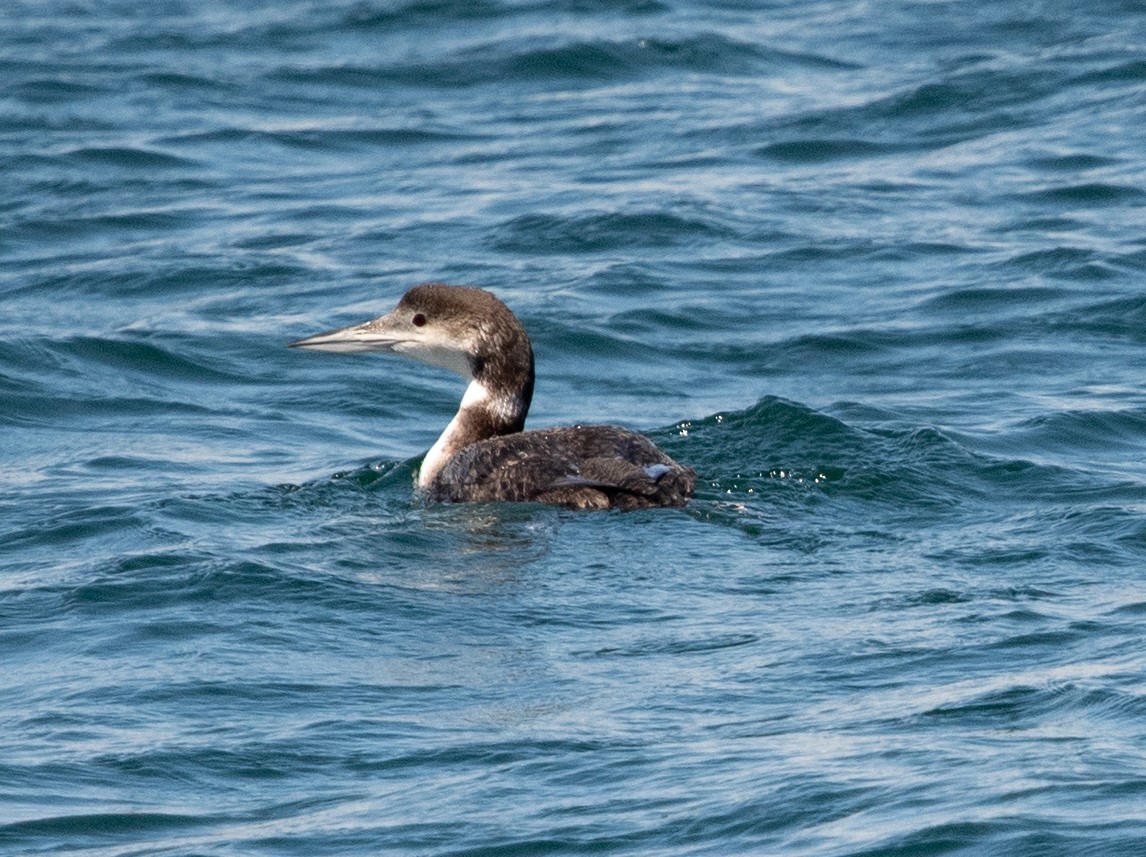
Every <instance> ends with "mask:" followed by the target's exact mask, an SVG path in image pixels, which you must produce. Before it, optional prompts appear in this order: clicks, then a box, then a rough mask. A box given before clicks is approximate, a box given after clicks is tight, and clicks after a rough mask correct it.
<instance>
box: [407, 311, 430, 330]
mask: <svg viewBox="0 0 1146 857" xmlns="http://www.w3.org/2000/svg"><path fill="white" fill-rule="evenodd" d="M410 321H411V323H413V325H414V327H421V326H422V325H423V324H425V323H426V316H424V315H423V314H422V313H420V312H416V313H414V317H413V318H412V319H410Z"/></svg>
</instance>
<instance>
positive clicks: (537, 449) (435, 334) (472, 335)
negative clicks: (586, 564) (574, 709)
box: [290, 283, 696, 509]
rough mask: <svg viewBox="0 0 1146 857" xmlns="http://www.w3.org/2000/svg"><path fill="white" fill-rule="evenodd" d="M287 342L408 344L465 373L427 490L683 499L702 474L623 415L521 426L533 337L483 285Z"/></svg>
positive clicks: (409, 298)
mask: <svg viewBox="0 0 1146 857" xmlns="http://www.w3.org/2000/svg"><path fill="white" fill-rule="evenodd" d="M290 346H291V347H292V348H312V349H315V350H320V351H341V352H359V351H383V352H388V353H391V354H400V355H402V356H404V357H409V358H412V359H414V360H419V361H421V362H423V363H429V364H430V365H432V366H440V367H442V368H444V369H449V370H451V371H453V372H456V373H457V374H459V375H461V376H462V377H463V378H465V379H466V380H467V381H468V382H469V385H468V386H467V387H466V391H465V395H464V396H462V402H461V406H460V407H459V408H458V412H457V414H456V415H455V416H454V418H453V420H451V421H450V424H449V425H448V426H446V430H445V431H444V432H442V436H441V437H439V438H438V440H437V442H436V443H435V444H434V445H433V446H432V447H431V448H430V451H429V452H427V453H426V456H425V458H424V459H423V460H422V466H421V469H420V471H419V474H418V486H419V488H420V489H421V490H422V491H423V492H424V494H425V495H426V497H427V498H428V499H430V500H435V501H442V502H473V501H490V500H507V501H536V502H541V503H553V504H557V505H561V506H568V507H571V508H575V509H606V508H612V507H616V508H621V509H640V508H646V507H650V506H683V505H684V504H685V503H686V502H687V501H688V498H689V497H690V496H691V495H692V492H693V488H694V486H695V484H696V473H695V472H693V470H691V469H690V468H688V467H683V466H681V465H680V464H677V462H675V461H673V460H672V459H671V458H669V457H668V456H667V455H665V454H664V453H663V452H661V451H660V450H659V449H658V448H657V447H656V446H655V445H654V444H653V443H652V441H650V440H649V439H648V438H646V437H644V436H643V435H640V434H637V433H635V432H631V431H627V430H625V429H622V428H618V427H617V426H608V425H598V426H582V425H577V426H571V427H568V428H552V429H536V430H532V431H524V428H525V415H526V413H527V412H528V411H529V403H530V401H531V400H532V398H533V379H534V374H533V346H532V345H531V344H530V342H529V335H528V334H527V333H526V332H525V328H524V327H522V326H521V322H519V321H518V320H517V317H516V316H514V314H513V313H512V312H511V311H510V309H509V308H508V307H507V306H506V305H505V304H503V303H502V302H501V301H500V300H498V299H497V298H496V297H494V296H493V295H492V294H490V293H489V292H487V291H484V290H482V289H477V288H472V287H469V286H450V285H446V284H444V283H424V284H422V285H419V286H414V287H413V288H412V289H410V290H409V291H408V292H406V294H405V295H404V296H403V297H402V299H401V300H400V301H399V302H398V306H397V307H395V308H394V309H393V310H391V311H390V312H388V313H387V314H386V315H383V316H381V317H379V318H376V319H374V320H373V321H368V322H366V323H365V324H358V325H352V326H351V327H343V328H339V329H337V330H330V331H327V332H326V333H319V334H317V335H315V336H311V337H308V338H306V339H300V340H298V341H297V342H292V343H290Z"/></svg>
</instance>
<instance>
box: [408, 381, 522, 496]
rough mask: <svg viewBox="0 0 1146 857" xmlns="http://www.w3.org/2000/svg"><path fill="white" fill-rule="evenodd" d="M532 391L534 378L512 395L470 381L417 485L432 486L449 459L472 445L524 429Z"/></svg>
mask: <svg viewBox="0 0 1146 857" xmlns="http://www.w3.org/2000/svg"><path fill="white" fill-rule="evenodd" d="M531 368H532V367H531ZM532 392H533V379H532V377H530V378H529V384H528V386H527V387H526V388H525V389H522V390H521V391H515V392H512V393H505V392H495V391H493V390H491V389H490V388H489V387H487V386H486V384H485V383H483V380H482V379H480V378H474V379H473V380H471V381H470V383H469V386H468V387H466V392H465V395H464V396H462V403H461V406H460V407H459V408H458V412H457V413H456V414H454V418H453V419H452V420H450V424H449V425H448V426H446V430H445V431H443V432H442V434H441V437H439V438H438V439H437V441H436V442H435V443H434V445H433V446H432V447H430V451H429V452H427V453H426V457H425V458H423V459H422V466H421V468H420V470H419V471H418V486H419V487H420V488H426V487H427V486H429V485H430V483H432V482H433V481H434V479H435V478H437V476H438V474H439V473H440V472H441V470H442V468H443V467H445V466H446V464H447V463H449V460H450V459H451V458H453V457H454V456H455V455H457V454H458V453H459V452H461V451H462V450H463V449H465V448H466V447H467V446H469V445H470V444H473V443H478V442H479V441H483V440H486V439H487V438H491V437H497V436H499V435H505V434H514V433H515V432H519V431H521V430H522V429H524V428H525V415H526V413H527V412H528V411H529V399H530V396H531V394H532Z"/></svg>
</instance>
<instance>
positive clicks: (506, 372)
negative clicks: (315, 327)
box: [290, 283, 533, 434]
mask: <svg viewBox="0 0 1146 857" xmlns="http://www.w3.org/2000/svg"><path fill="white" fill-rule="evenodd" d="M290 346H291V347H292V348H310V349H314V350H316V351H338V352H346V353H353V352H362V351H382V352H387V353H390V354H400V355H402V356H403V357H409V358H410V359H412V360H418V361H420V362H422V363H428V364H430V365H431V366H439V367H441V368H443V369H449V370H450V371H451V372H456V373H457V374H459V375H461V376H462V377H463V378H465V379H466V380H467V381H469V382H470V386H469V389H467V391H466V398H465V399H463V402H462V404H463V407H465V406H467V404H469V405H474V406H476V405H478V404H483V405H484V406H485V408H486V410H489V411H490V416H491V418H494V421H495V422H496V423H497V425H496V431H495V432H494V433H497V434H505V433H508V432H510V431H521V429H522V427H523V426H524V423H525V414H526V412H527V411H528V410H529V404H530V401H531V400H532V398H533V347H532V346H531V345H530V342H529V335H528V334H527V333H526V332H525V328H524V327H522V326H521V322H519V321H518V320H517V317H516V316H514V314H513V313H512V312H511V311H510V309H509V307H507V306H506V305H505V304H503V303H502V302H501V301H500V300H498V299H497V298H496V297H494V296H493V295H492V294H490V293H489V292H487V291H484V290H483V289H476V288H471V287H469V286H450V285H446V284H445V283H423V284H422V285H419V286H414V287H413V288H412V289H410V290H409V291H408V292H406V294H405V295H403V296H402V299H401V300H400V301H398V305H397V306H396V307H394V309H392V310H391V311H390V312H388V313H386V314H385V315H383V316H379V317H378V318H376V319H374V320H373V321H368V322H365V323H363V324H356V325H351V326H350V327H341V328H338V329H336V330H328V331H326V332H325V333H319V334H316V335H315V336H310V337H307V338H306V339H300V340H298V341H297V342H292V343H290Z"/></svg>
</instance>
